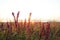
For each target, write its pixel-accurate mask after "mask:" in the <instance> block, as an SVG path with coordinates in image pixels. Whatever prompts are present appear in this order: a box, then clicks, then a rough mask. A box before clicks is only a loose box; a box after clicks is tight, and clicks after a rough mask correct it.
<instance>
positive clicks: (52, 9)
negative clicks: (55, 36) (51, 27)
mask: <svg viewBox="0 0 60 40" xmlns="http://www.w3.org/2000/svg"><path fill="white" fill-rule="evenodd" d="M0 3H1V4H0V18H2V21H13V20H14V18H13V16H12V12H14V14H15V16H16V14H17V12H18V11H20V14H19V20H25V19H26V20H28V17H29V13H30V12H31V13H32V15H31V20H34V19H35V20H41V21H48V20H57V21H59V20H60V19H59V18H60V3H59V1H57V0H56V1H55V0H4V1H3V0H0Z"/></svg>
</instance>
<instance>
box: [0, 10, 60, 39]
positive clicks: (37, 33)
mask: <svg viewBox="0 0 60 40" xmlns="http://www.w3.org/2000/svg"><path fill="white" fill-rule="evenodd" d="M19 13H20V12H19V11H18V13H17V16H15V15H14V13H13V12H12V16H13V18H14V22H11V23H10V22H6V23H0V40H60V27H58V28H57V29H56V28H55V27H52V26H51V25H50V24H51V23H49V22H34V24H33V23H31V21H30V20H31V15H32V13H30V14H29V18H28V22H26V19H25V21H24V23H23V22H22V21H21V22H18V18H19ZM13 24H15V25H13ZM13 29H16V31H14V30H13Z"/></svg>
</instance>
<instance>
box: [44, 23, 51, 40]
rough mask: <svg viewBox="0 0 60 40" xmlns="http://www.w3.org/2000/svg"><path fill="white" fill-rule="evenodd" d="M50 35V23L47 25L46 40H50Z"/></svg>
mask: <svg viewBox="0 0 60 40" xmlns="http://www.w3.org/2000/svg"><path fill="white" fill-rule="evenodd" d="M49 35H50V23H48V22H47V23H46V36H45V40H48V38H49Z"/></svg>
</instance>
